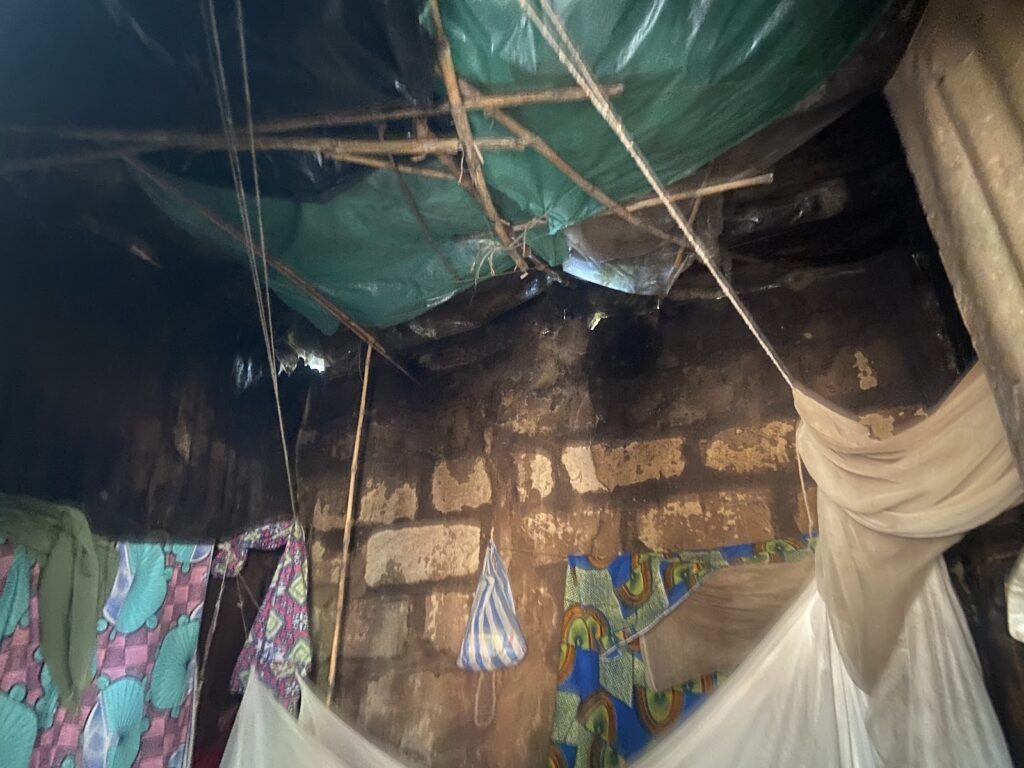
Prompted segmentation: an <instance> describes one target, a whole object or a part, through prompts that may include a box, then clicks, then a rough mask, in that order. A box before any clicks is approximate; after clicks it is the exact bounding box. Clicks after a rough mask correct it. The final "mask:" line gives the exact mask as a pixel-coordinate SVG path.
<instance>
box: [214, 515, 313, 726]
mask: <svg viewBox="0 0 1024 768" xmlns="http://www.w3.org/2000/svg"><path fill="white" fill-rule="evenodd" d="M280 547H284V552H283V553H282V555H281V560H280V562H279V563H278V564H277V570H276V571H275V572H274V577H273V579H272V580H271V582H270V586H269V587H268V588H267V594H266V596H265V597H264V598H263V603H262V604H261V605H260V608H259V612H258V613H257V614H256V620H255V621H254V622H253V625H252V628H251V629H250V630H249V635H248V637H247V638H246V640H245V645H244V646H242V651H241V653H240V654H239V656H238V662H237V663H236V665H235V671H234V673H233V674H232V676H231V689H232V690H233V691H234V692H235V693H241V692H242V691H243V690H244V688H245V684H246V681H247V680H248V678H249V672H250V670H251V669H253V668H255V670H256V673H257V674H258V675H259V678H260V680H262V681H263V682H264V684H266V685H267V686H268V687H269V688H270V689H271V690H272V691H273V692H274V695H275V696H276V697H277V700H278V701H280V702H281V703H282V704H283V705H284V706H285V707H286V708H287V709H288V710H290V711H291V712H292V713H293V714H294V713H295V712H296V711H297V708H298V703H299V697H300V694H301V689H300V687H299V682H298V677H297V675H299V676H305V675H306V674H307V673H308V672H309V668H310V665H311V663H312V659H313V647H312V644H311V641H310V637H309V604H308V588H307V584H308V570H309V563H308V559H307V555H306V541H305V538H304V536H303V533H302V527H301V526H300V525H299V524H298V522H292V521H290V520H289V521H286V522H281V523H271V524H269V525H264V526H261V527H260V528H255V529H253V530H252V531H248V532H246V533H243V534H241V535H240V536H236V537H235V538H234V539H231V540H230V541H228V542H225V543H224V544H221V545H220V546H219V547H218V549H217V554H216V556H215V557H214V561H213V573H214V575H215V576H222V577H223V576H228V577H236V576H238V575H239V574H240V573H241V572H242V568H243V566H244V565H245V558H246V555H247V553H248V552H249V550H250V549H258V550H271V549H278V548H280Z"/></svg>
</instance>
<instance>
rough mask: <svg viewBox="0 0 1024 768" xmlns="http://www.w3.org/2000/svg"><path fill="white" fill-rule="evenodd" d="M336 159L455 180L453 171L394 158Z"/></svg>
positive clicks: (349, 157) (335, 157)
mask: <svg viewBox="0 0 1024 768" xmlns="http://www.w3.org/2000/svg"><path fill="white" fill-rule="evenodd" d="M334 159H335V160H341V161H343V162H346V163H352V164H353V165H365V166H366V167H368V168H387V169H389V170H392V171H395V172H397V173H398V174H399V175H401V174H403V173H407V174H409V175H410V176H426V177H427V178H428V179H444V180H445V181H454V179H453V178H452V175H451V173H449V172H448V171H441V170H438V169H437V168H421V167H419V166H418V165H408V164H406V163H396V162H394V159H393V158H389V159H388V160H385V159H383V158H380V157H367V156H365V155H335V156H334Z"/></svg>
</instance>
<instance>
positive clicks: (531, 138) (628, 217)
mask: <svg viewBox="0 0 1024 768" xmlns="http://www.w3.org/2000/svg"><path fill="white" fill-rule="evenodd" d="M459 82H460V84H461V85H462V88H463V89H464V90H465V91H466V93H467V94H469V95H470V96H473V95H475V94H477V93H478V91H477V90H476V89H475V88H474V87H473V86H472V85H470V84H469V83H467V82H466V81H464V80H460V81H459ZM485 112H486V113H487V114H489V115H490V116H491V117H493V118H494V119H495V120H497V121H498V122H499V123H501V125H503V126H505V128H507V129H508V130H509V131H511V132H512V133H513V134H514V135H516V136H517V137H519V138H520V139H522V140H523V141H524V142H525V143H526V145H527V146H528V147H529V148H530V149H532V150H534V151H535V152H536V153H537V154H539V155H541V156H542V157H543V158H545V159H546V160H547V161H548V162H549V163H551V164H552V165H553V166H555V168H557V169H558V170H559V171H561V172H562V173H563V174H565V175H566V176H567V177H569V179H570V180H571V181H572V182H573V183H574V184H575V185H576V186H578V187H579V188H580V189H582V190H583V191H584V192H586V193H587V194H588V195H590V196H591V197H592V198H594V199H595V200H597V202H599V203H601V205H603V206H605V207H606V208H607V209H608V211H607V212H608V213H611V214H614V215H615V216H618V217H619V218H620V219H622V220H623V221H626V222H628V223H630V224H632V225H633V226H634V227H639V228H640V229H642V230H644V231H645V232H649V233H650V234H652V235H654V236H655V237H657V238H659V239H660V240H664V241H666V242H670V243H675V244H676V245H678V246H681V247H689V243H688V242H687V241H686V240H685V239H684V238H682V237H679V236H677V235H671V234H669V233H668V232H665V231H664V230H663V229H661V228H659V227H656V226H655V225H653V224H651V223H650V222H647V221H644V220H643V219H641V218H640V217H639V216H634V215H633V214H632V213H630V212H629V211H628V210H627V209H626V208H625V207H624V206H623V205H622V204H621V203H618V202H616V201H615V200H613V199H612V198H611V197H610V196H609V195H607V194H606V193H605V192H604V191H603V190H601V189H600V188H599V187H598V186H597V185H595V184H592V183H591V182H589V181H587V179H585V178H584V177H583V175H582V174H581V173H580V172H579V171H577V170H576V169H575V168H573V167H572V166H571V165H569V164H568V163H567V162H566V161H565V160H563V159H562V158H561V156H560V155H559V154H558V153H557V152H555V150H554V149H552V148H551V145H550V144H548V143H547V142H546V141H544V139H542V138H541V137H540V136H538V135H537V134H535V133H533V132H532V131H531V130H530V129H529V128H527V127H526V126H525V125H523V124H522V123H520V122H519V121H518V120H516V119H515V118H513V117H511V116H510V115H509V114H507V113H506V112H503V111H501V110H500V109H487V110H485Z"/></svg>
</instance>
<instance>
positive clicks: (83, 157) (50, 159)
mask: <svg viewBox="0 0 1024 768" xmlns="http://www.w3.org/2000/svg"><path fill="white" fill-rule="evenodd" d="M170 148H171V147H168V146H167V145H166V144H153V143H149V144H129V145H121V146H115V147H103V148H101V149H90V150H78V151H74V152H63V153H60V154H54V155H42V156H39V157H27V158H23V159H19V160H12V161H10V162H7V163H0V176H5V175H9V174H13V173H22V172H25V171H42V170H46V169H48V168H56V167H63V166H68V165H81V164H86V163H96V162H102V161H105V160H120V159H121V158H122V157H124V156H125V155H131V156H133V157H135V156H138V155H141V154H144V153H146V152H160V151H162V150H166V149H170ZM330 157H331V158H332V159H334V160H339V161H341V162H345V163H352V164H353V165H365V166H367V167H369V168H387V169H391V170H395V171H398V172H399V173H407V174H409V175H412V176H426V177H427V178H431V179H445V180H450V179H451V174H449V173H447V172H445V171H442V170H438V169H436V168H422V167H420V166H417V165H409V164H407V163H395V164H394V166H392V165H391V164H390V163H389V162H388V161H387V160H384V159H382V158H380V157H372V156H368V155H355V154H348V153H344V152H339V153H333V152H332V153H330Z"/></svg>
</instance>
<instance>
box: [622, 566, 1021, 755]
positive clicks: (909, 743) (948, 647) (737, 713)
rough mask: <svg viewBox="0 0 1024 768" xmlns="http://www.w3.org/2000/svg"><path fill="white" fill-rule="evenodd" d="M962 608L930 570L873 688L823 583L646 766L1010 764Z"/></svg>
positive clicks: (656, 748)
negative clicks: (867, 689)
mask: <svg viewBox="0 0 1024 768" xmlns="http://www.w3.org/2000/svg"><path fill="white" fill-rule="evenodd" d="M1011 765H1012V763H1011V762H1010V757H1009V754H1008V753H1007V750H1006V744H1005V741H1004V739H1003V734H1002V731H1001V730H1000V728H999V723H998V722H997V720H996V716H995V712H994V711H993V709H992V704H991V702H990V701H989V699H988V694H987V693H986V691H985V687H984V685H983V684H982V681H981V671H980V668H979V665H978V658H977V655H976V654H975V652H974V646H973V643H972V641H971V637H970V635H969V633H968V629H967V624H966V621H965V620H964V616H963V612H962V611H961V609H960V606H959V603H958V602H957V600H956V596H955V595H954V594H953V592H952V587H951V585H950V583H949V577H948V576H947V574H946V570H945V566H944V565H943V564H942V562H941V561H936V562H934V563H933V564H932V565H931V566H930V567H929V569H928V572H927V574H926V578H925V584H924V587H923V589H922V590H921V592H920V593H919V594H918V596H917V597H916V599H915V600H914V601H913V604H912V605H911V609H910V612H909V614H908V615H907V617H906V622H905V626H904V631H903V633H902V634H901V636H900V640H899V643H898V644H897V649H896V651H895V653H894V654H893V657H892V663H890V664H889V665H888V666H887V667H886V670H885V672H884V673H883V675H882V678H881V679H880V681H879V683H878V685H877V687H876V689H875V692H874V694H872V695H871V696H869V695H867V694H866V693H864V691H862V690H861V689H860V688H858V687H857V685H856V684H855V683H854V682H853V679H852V678H851V677H850V675H849V674H848V673H847V671H846V665H845V664H844V663H843V660H842V656H841V654H840V653H839V649H838V647H837V646H836V643H835V636H834V634H833V632H832V630H831V628H830V626H829V621H828V617H827V616H826V611H825V604H824V602H823V601H822V599H821V596H820V595H819V594H818V592H817V590H816V589H815V587H814V585H813V584H812V585H811V586H810V587H808V589H807V590H806V591H805V592H804V593H803V594H802V595H801V596H800V598H799V599H798V600H797V602H796V603H795V604H794V605H793V606H792V607H791V608H790V610H789V611H788V612H787V613H786V615H785V616H784V617H783V618H782V619H781V620H780V621H779V622H778V624H776V625H775V627H774V628H773V629H772V631H771V633H770V634H769V635H768V637H766V638H765V639H764V641H762V642H761V644H760V645H759V646H758V648H757V650H755V651H754V653H753V654H751V656H749V657H748V658H747V660H746V661H745V662H744V663H743V664H742V665H741V666H740V667H739V669H737V670H736V673H735V674H734V675H733V676H732V677H730V678H729V680H728V681H727V682H726V683H725V685H723V686H722V687H721V688H720V689H719V690H718V691H717V692H716V693H715V695H714V696H712V697H711V698H710V699H708V701H707V702H706V703H705V704H704V705H703V706H702V707H701V708H700V709H699V710H697V712H696V713H695V714H694V715H693V717H691V718H690V719H689V720H687V721H686V722H685V723H684V724H683V726H682V727H681V728H679V729H678V730H676V731H675V732H673V733H671V734H669V735H667V736H665V737H664V738H662V739H659V740H658V741H657V742H655V744H654V745H653V746H652V747H651V749H649V750H648V751H647V752H645V753H644V754H643V755H642V756H641V757H640V758H639V759H637V760H636V761H634V763H632V766H634V767H635V768H755V767H756V768H764V766H786V768H876V767H877V766H892V767H893V768H896V767H898V768H980V767H981V766H984V767H985V768H1009V767H1010V766H1011Z"/></svg>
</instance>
